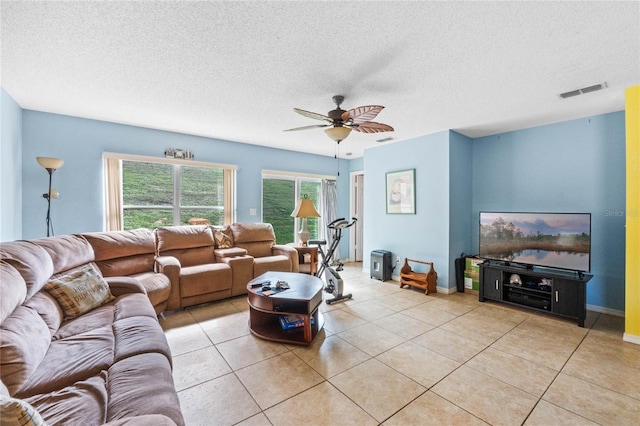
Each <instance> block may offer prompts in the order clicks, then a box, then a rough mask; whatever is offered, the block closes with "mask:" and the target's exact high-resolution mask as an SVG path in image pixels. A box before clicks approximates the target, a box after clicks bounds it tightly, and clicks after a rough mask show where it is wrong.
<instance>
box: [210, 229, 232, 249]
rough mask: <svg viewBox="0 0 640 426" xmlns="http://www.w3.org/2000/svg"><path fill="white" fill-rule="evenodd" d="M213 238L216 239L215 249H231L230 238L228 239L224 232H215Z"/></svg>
mask: <svg viewBox="0 0 640 426" xmlns="http://www.w3.org/2000/svg"><path fill="white" fill-rule="evenodd" d="M214 236H215V238H216V247H218V248H221V249H224V248H231V247H233V241H232V240H231V237H229V236H228V235H227V234H225V233H224V232H222V231H216V232H215V234H214Z"/></svg>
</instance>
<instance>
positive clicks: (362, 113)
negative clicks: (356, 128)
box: [342, 105, 384, 123]
mask: <svg viewBox="0 0 640 426" xmlns="http://www.w3.org/2000/svg"><path fill="white" fill-rule="evenodd" d="M383 109H384V107H383V106H381V105H365V106H359V107H357V108H352V109H350V110H348V111H345V112H344V113H343V114H342V121H350V122H352V123H363V122H365V121H369V120H373V119H374V118H376V116H377V115H378V114H379V113H380V111H382V110H383Z"/></svg>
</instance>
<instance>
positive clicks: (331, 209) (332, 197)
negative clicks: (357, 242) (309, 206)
mask: <svg viewBox="0 0 640 426" xmlns="http://www.w3.org/2000/svg"><path fill="white" fill-rule="evenodd" d="M322 200H323V206H322V218H323V221H324V227H325V229H326V230H327V237H326V240H327V247H329V246H331V243H332V242H333V241H332V239H333V235H334V234H335V233H334V232H330V231H329V229H328V228H327V226H328V225H329V224H330V223H331V222H333V221H334V220H336V219H337V218H338V217H337V210H338V189H337V184H336V181H335V180H330V179H322ZM339 259H340V250H339V249H338V250H336V251H335V252H334V253H333V256H332V258H331V259H329V262H330V263H332V262H333V261H336V260H339Z"/></svg>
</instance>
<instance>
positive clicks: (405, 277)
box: [400, 258, 438, 294]
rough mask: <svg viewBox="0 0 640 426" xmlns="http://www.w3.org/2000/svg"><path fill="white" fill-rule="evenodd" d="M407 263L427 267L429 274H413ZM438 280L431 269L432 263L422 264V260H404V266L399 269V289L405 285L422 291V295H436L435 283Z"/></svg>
mask: <svg viewBox="0 0 640 426" xmlns="http://www.w3.org/2000/svg"><path fill="white" fill-rule="evenodd" d="M409 262H414V263H421V264H423V265H429V272H427V273H422V272H413V270H412V269H411V266H409ZM437 280H438V273H437V272H436V270H435V269H433V262H424V261H422V260H415V259H407V258H405V259H404V265H403V266H402V269H400V288H402V287H404V286H405V285H408V286H412V287H418V288H420V289H422V290H424V294H429V293H437V289H436V281H437Z"/></svg>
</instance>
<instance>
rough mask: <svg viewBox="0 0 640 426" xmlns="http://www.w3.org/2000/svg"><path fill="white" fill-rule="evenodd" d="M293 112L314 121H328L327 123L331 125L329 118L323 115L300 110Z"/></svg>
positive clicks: (295, 109)
mask: <svg viewBox="0 0 640 426" xmlns="http://www.w3.org/2000/svg"><path fill="white" fill-rule="evenodd" d="M293 110H294V111H295V112H297V113H298V114H300V115H304V116H305V117H309V118H313V119H314V120H322V121H328V122H329V123H333V120H331V119H330V118H329V117H327V116H326V115H324V114H318V113H317V112H311V111H305V110H303V109H300V108H294V109H293Z"/></svg>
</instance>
